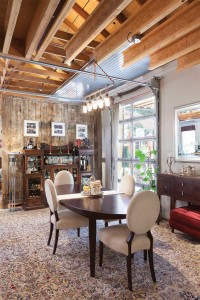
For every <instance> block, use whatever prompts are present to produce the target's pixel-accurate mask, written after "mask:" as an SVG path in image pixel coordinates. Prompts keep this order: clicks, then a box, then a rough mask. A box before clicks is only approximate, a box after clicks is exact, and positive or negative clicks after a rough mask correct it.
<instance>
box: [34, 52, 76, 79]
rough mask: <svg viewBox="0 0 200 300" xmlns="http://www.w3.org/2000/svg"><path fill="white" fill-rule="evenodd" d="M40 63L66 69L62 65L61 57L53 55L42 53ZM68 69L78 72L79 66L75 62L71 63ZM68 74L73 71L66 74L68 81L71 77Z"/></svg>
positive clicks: (64, 65)
mask: <svg viewBox="0 0 200 300" xmlns="http://www.w3.org/2000/svg"><path fill="white" fill-rule="evenodd" d="M40 61H41V62H45V63H50V64H56V65H57V66H58V65H59V66H61V67H62V66H63V67H66V64H64V63H63V58H62V57H61V56H56V55H53V54H49V53H44V54H43V55H42V58H41V59H40ZM69 67H70V68H72V69H75V70H80V68H81V66H80V65H79V64H78V63H77V62H75V61H72V62H71V63H70V65H69ZM69 73H73V74H74V72H73V71H71V72H70V71H69V72H68V76H69V77H68V78H67V79H69V78H70V77H71V76H70V75H69Z"/></svg>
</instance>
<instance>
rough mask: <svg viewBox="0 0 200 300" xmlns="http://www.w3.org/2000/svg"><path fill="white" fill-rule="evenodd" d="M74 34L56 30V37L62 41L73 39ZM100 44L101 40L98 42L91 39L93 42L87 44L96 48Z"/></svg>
mask: <svg viewBox="0 0 200 300" xmlns="http://www.w3.org/2000/svg"><path fill="white" fill-rule="evenodd" d="M73 36H74V35H73V34H71V33H68V32H64V31H60V30H58V31H57V32H56V34H55V38H57V39H59V40H61V41H64V42H69V41H70V39H71V38H72V37H73ZM98 45H99V42H97V41H91V42H90V43H89V44H88V45H87V47H88V48H92V49H94V48H96V47H97V46H98Z"/></svg>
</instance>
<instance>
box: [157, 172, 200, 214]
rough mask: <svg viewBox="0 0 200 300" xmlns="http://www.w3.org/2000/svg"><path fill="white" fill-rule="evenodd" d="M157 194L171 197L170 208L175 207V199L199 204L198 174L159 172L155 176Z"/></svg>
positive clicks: (199, 182)
mask: <svg viewBox="0 0 200 300" xmlns="http://www.w3.org/2000/svg"><path fill="white" fill-rule="evenodd" d="M157 194H158V196H159V197H160V196H161V195H165V196H169V197H170V198H171V201H170V209H173V208H175V203H176V200H180V201H186V202H188V203H189V204H190V203H193V204H197V205H200V176H182V175H179V174H167V173H160V174H158V177H157Z"/></svg>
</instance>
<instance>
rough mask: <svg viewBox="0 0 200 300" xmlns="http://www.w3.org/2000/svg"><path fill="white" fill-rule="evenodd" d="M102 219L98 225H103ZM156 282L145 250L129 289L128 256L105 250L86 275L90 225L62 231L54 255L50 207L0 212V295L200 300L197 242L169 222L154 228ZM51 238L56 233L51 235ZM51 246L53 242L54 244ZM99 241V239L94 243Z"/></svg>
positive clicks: (21, 299)
mask: <svg viewBox="0 0 200 300" xmlns="http://www.w3.org/2000/svg"><path fill="white" fill-rule="evenodd" d="M103 226H104V223H103V222H102V221H99V222H98V227H103ZM152 233H153V236H154V265H155V272H156V277H157V283H156V284H155V283H153V282H152V279H151V275H150V270H149V265H148V263H146V262H144V260H143V253H136V254H135V257H134V259H133V264H132V274H133V290H134V291H133V292H130V291H129V290H128V289H127V274H126V258H125V257H124V256H123V255H121V254H117V253H114V252H112V251H111V250H109V249H106V248H105V251H104V261H103V267H101V268H100V267H99V266H98V249H97V259H96V277H95V278H91V277H90V276H89V256H88V229H87V228H85V229H81V237H80V238H78V237H77V231H76V230H68V231H61V232H60V237H59V242H58V248H57V253H56V255H54V256H53V255H52V249H53V246H52V245H51V246H50V247H49V246H47V239H48V234H49V210H48V209H42V210H36V211H27V212H25V211H15V212H5V211H4V212H0V266H1V268H0V278H1V279H0V299H1V300H3V299H6V300H15V299H17V300H32V299H37V300H43V299H45V300H51V299H52V300H61V299H62V300H63V299H64V300H65V299H70V300H71V299H79V300H82V299H95V300H98V299H99V300H100V299H109V300H110V299H120V300H123V299H149V300H150V299H151V300H153V299H163V300H166V299H170V300H171V299H172V300H176V299H177V300H178V299H182V300H200V273H199V272H200V244H199V241H197V240H195V239H193V238H192V237H190V236H188V235H185V234H183V233H178V232H177V231H176V232H175V234H172V233H171V231H170V228H169V227H168V224H167V222H164V221H163V222H161V224H160V225H155V226H154V227H153V229H152ZM53 238H54V237H53ZM52 244H53V243H52ZM97 244H98V243H97Z"/></svg>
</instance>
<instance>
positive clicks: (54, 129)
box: [24, 120, 88, 140]
mask: <svg viewBox="0 0 200 300" xmlns="http://www.w3.org/2000/svg"><path fill="white" fill-rule="evenodd" d="M24 136H29V137H38V136H39V121H33V120H24ZM51 136H55V137H61V136H65V123H60V122H51ZM87 137H88V128H87V125H85V124H76V139H77V140H78V139H80V140H82V139H85V138H87Z"/></svg>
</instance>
